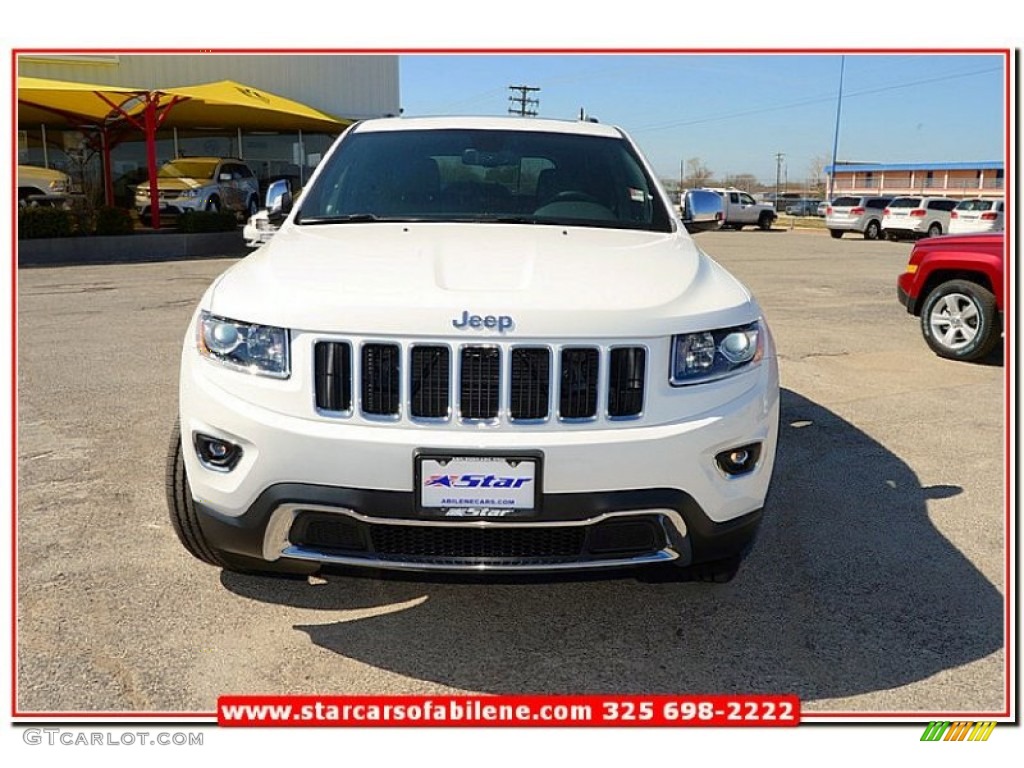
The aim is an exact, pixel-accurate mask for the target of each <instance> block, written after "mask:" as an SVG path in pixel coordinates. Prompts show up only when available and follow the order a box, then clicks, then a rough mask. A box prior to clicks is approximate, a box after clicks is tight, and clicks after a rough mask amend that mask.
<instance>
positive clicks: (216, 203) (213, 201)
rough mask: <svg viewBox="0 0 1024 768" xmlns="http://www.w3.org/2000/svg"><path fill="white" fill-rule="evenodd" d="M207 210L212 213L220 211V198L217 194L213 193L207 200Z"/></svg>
mask: <svg viewBox="0 0 1024 768" xmlns="http://www.w3.org/2000/svg"><path fill="white" fill-rule="evenodd" d="M206 210H207V211H209V212H210V213H220V198H219V197H217V195H211V196H210V199H209V200H207V201H206Z"/></svg>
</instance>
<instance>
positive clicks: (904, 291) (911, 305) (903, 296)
mask: <svg viewBox="0 0 1024 768" xmlns="http://www.w3.org/2000/svg"><path fill="white" fill-rule="evenodd" d="M913 279H914V275H912V274H911V273H910V272H904V273H902V274H901V275H900V276H899V277H898V278H896V298H897V299H898V300H899V302H900V304H902V305H903V308H904V309H906V310H907V312H908V313H910V314H912V315H913V314H916V312H915V309H916V304H917V302H916V300H915V299H914V297H913V296H911V295H910V288H911V285H912V281H913Z"/></svg>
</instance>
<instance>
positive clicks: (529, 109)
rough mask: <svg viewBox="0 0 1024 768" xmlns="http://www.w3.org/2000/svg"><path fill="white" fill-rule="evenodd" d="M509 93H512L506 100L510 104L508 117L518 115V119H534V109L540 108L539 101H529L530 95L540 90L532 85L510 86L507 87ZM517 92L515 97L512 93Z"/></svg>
mask: <svg viewBox="0 0 1024 768" xmlns="http://www.w3.org/2000/svg"><path fill="white" fill-rule="evenodd" d="M508 89H509V90H510V91H513V93H512V94H511V95H509V97H508V100H509V102H510V103H511V104H512V106H511V107H509V108H508V113H509V114H510V115H519V116H520V117H536V116H537V110H536V109H534V107H538V106H540V99H531V98H530V94H531V93H535V92H537V91H539V90H540V88H537V87H536V86H532V85H510V86H509V87H508ZM515 91H518V92H519V95H518V96H517V95H516V94H515V93H514V92H515Z"/></svg>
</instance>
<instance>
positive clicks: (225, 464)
mask: <svg viewBox="0 0 1024 768" xmlns="http://www.w3.org/2000/svg"><path fill="white" fill-rule="evenodd" d="M195 446H196V456H198V457H199V463H200V464H202V465H203V466H204V467H206V468H207V469H213V470H216V471H218V472H230V471H231V470H232V469H234V468H235V466H236V465H237V464H238V461H239V459H241V458H242V447H241V446H239V445H235V444H234V443H232V442H229V441H227V440H222V439H221V438H219V437H211V436H210V435H204V434H201V433H199V432H196V435H195Z"/></svg>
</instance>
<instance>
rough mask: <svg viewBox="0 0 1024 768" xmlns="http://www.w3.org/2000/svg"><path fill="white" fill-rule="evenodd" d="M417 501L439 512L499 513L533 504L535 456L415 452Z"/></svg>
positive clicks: (537, 475) (528, 508)
mask: <svg viewBox="0 0 1024 768" xmlns="http://www.w3.org/2000/svg"><path fill="white" fill-rule="evenodd" d="M417 462H418V464H417V467H416V469H417V471H416V479H417V483H418V505H419V508H420V510H421V511H422V512H423V513H424V514H428V515H441V516H445V517H504V516H505V515H515V514H524V513H528V512H531V511H533V510H535V509H536V507H537V494H538V492H539V491H538V489H537V486H538V484H539V482H540V481H539V478H540V472H539V460H538V459H537V458H536V457H527V456H419V457H417Z"/></svg>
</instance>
